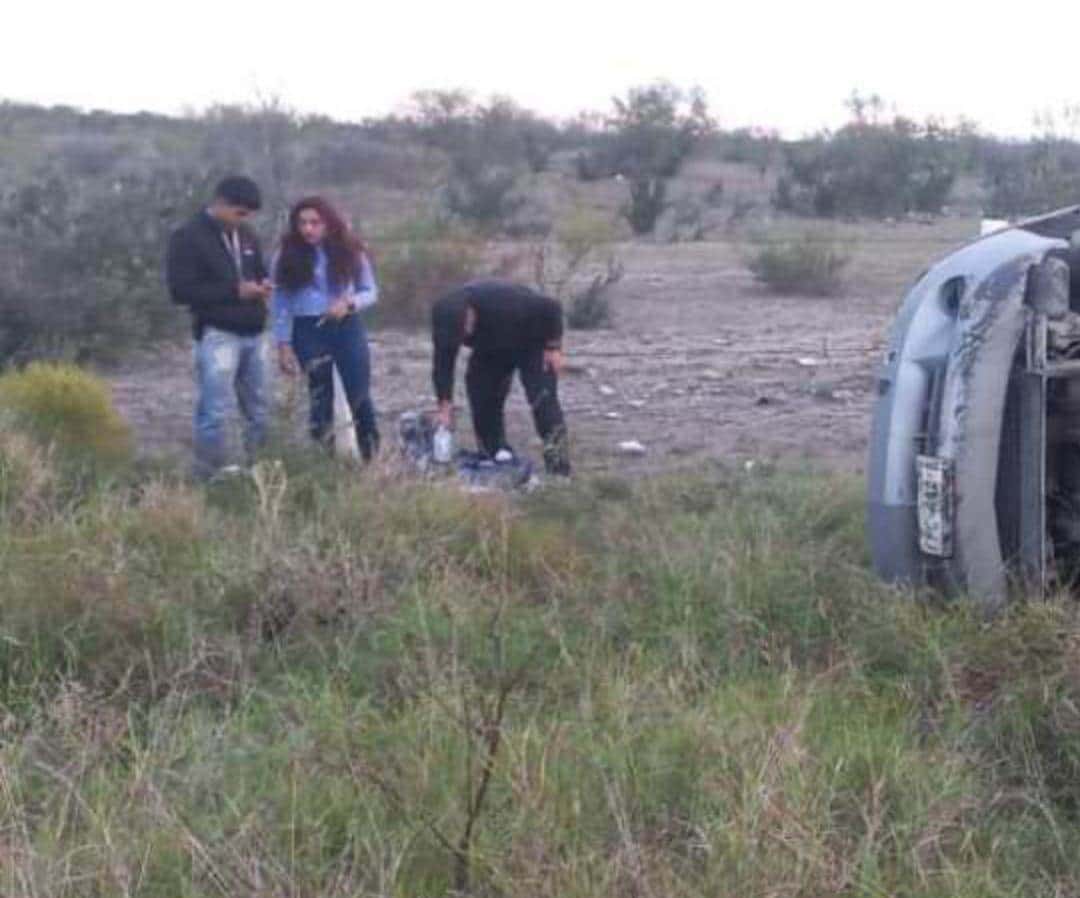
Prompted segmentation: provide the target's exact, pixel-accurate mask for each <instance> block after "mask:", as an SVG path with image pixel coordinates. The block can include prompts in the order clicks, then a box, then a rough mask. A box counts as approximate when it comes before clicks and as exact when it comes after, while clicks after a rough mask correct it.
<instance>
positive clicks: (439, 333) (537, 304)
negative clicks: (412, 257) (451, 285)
mask: <svg viewBox="0 0 1080 898" xmlns="http://www.w3.org/2000/svg"><path fill="white" fill-rule="evenodd" d="M466 308H472V309H473V311H474V312H475V314H476V325H475V328H474V329H473V332H472V334H470V335H468V336H466V335H465V310H466ZM562 336H563V310H562V304H561V303H559V302H558V300H555V299H552V298H551V297H549V296H544V295H543V294H541V293H537V292H536V291H535V290H533V289H531V288H529V287H526V286H525V285H524V284H517V283H514V282H513V281H504V280H497V279H494V278H492V279H489V280H481V281H472V282H470V283H468V284H465V285H464V286H463V287H459V288H458V289H457V290H453V291H451V292H450V293H447V294H446V295H445V296H443V297H441V298H440V299H439V300H438V301H437V302H436V303H435V305H434V306H433V307H432V310H431V337H432V342H433V343H434V363H433V366H432V381H433V383H434V385H435V395H436V396H437V397H438V398H439V399H440V400H449V399H451V398H453V394H454V363H455V362H456V361H457V355H458V351H459V350H460V348H461V347H462V345H465V346H470V347H472V350H473V352H476V353H482V354H519V353H527V352H533V351H537V350H542V349H557V348H559V347H560V346H561V345H562Z"/></svg>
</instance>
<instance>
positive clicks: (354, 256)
mask: <svg viewBox="0 0 1080 898" xmlns="http://www.w3.org/2000/svg"><path fill="white" fill-rule="evenodd" d="M308 209H310V210H312V211H314V212H316V213H318V216H319V218H321V219H322V220H323V223H324V224H325V225H326V236H325V237H324V238H323V241H322V247H323V249H324V250H325V251H326V259H327V272H326V274H327V280H328V281H329V286H330V289H331V290H334V291H337V290H341V289H343V288H344V287H345V285H346V284H348V283H350V282H355V281H356V273H357V271H358V270H359V268H360V260H361V258H362V257H363V256H365V255H369V254H368V249H367V246H366V245H365V244H364V241H363V240H361V239H360V237H359V236H357V235H356V234H354V233H353V232H352V230H350V228H349V226H348V225H347V224H346V223H345V219H343V218H342V217H341V215H340V214H339V213H338V211H337V209H335V208H334V207H333V206H332V205H330V203H329V202H328V201H327V200H325V199H324V198H323V197H321V196H308V197H304V198H303V199H302V200H300V201H299V202H298V203H296V205H294V206H293V207H292V209H291V210H290V211H289V230H288V231H287V232H286V233H285V236H284V237H282V238H281V248H280V252H279V253H278V261H277V268H276V270H275V271H274V280H275V281H276V282H277V283H279V284H281V286H283V287H284V288H285V289H286V290H300V289H302V288H304V287H306V286H308V285H309V284H310V283H311V282H312V280H314V278H315V247H314V246H312V245H311V244H310V243H308V242H307V241H306V240H305V239H304V237H303V235H302V234H301V233H300V213H302V212H304V211H305V210H308Z"/></svg>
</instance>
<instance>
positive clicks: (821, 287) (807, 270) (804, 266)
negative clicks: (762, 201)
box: [746, 231, 850, 296]
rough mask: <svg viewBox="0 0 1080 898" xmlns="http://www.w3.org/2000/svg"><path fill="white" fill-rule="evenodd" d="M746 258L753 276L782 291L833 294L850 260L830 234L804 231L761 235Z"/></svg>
mask: <svg viewBox="0 0 1080 898" xmlns="http://www.w3.org/2000/svg"><path fill="white" fill-rule="evenodd" d="M756 243H757V246H756V248H755V249H754V250H753V252H752V253H751V255H750V256H749V258H748V259H747V262H746V265H747V267H748V268H749V269H750V270H751V271H752V272H753V274H754V277H755V278H757V279H758V280H759V281H760V282H761V283H763V284H765V285H766V286H767V287H768V288H769V289H771V290H772V291H774V292H776V293H781V294H797V295H798V294H801V295H809V296H834V295H836V294H837V293H839V292H840V289H841V280H840V275H841V273H842V272H843V270H844V268H845V267H846V266H847V264H848V262H849V261H850V256H849V255H848V254H847V253H845V252H843V251H842V250H841V249H840V248H839V247H838V246H837V244H836V242H835V241H834V240H833V239H832V238H831V237H823V236H821V235H820V234H814V233H813V232H810V231H805V232H803V233H802V234H800V235H799V236H797V237H782V238H773V237H768V236H765V237H762V238H759V239H758V240H757V241H756Z"/></svg>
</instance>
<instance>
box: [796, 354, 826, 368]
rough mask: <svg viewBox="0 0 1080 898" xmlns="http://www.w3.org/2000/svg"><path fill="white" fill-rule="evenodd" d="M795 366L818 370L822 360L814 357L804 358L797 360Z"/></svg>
mask: <svg viewBox="0 0 1080 898" xmlns="http://www.w3.org/2000/svg"><path fill="white" fill-rule="evenodd" d="M795 364H797V365H799V367H801V368H816V367H817V366H818V365H820V364H821V359H815V358H814V357H813V356H803V357H802V358H798V359H796V360H795Z"/></svg>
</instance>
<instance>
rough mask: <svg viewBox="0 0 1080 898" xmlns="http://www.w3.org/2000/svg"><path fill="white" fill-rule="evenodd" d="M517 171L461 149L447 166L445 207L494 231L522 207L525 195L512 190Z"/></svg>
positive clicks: (467, 220)
mask: <svg viewBox="0 0 1080 898" xmlns="http://www.w3.org/2000/svg"><path fill="white" fill-rule="evenodd" d="M517 178H518V173H517V171H516V170H514V169H513V168H510V167H508V166H502V165H493V164H490V163H489V162H488V161H487V160H485V159H484V158H483V156H482V155H481V154H479V153H477V154H476V155H473V154H466V153H463V154H462V155H459V156H458V157H457V158H455V159H454V160H453V161H452V163H451V167H450V180H449V182H448V183H447V184H446V187H445V188H444V190H443V201H444V203H445V204H446V209H447V211H448V212H449V213H450V214H451V215H454V216H457V217H458V218H460V219H462V220H463V221H466V222H469V223H470V224H474V225H476V226H478V227H480V228H483V229H484V230H487V231H497V230H499V229H501V228H502V227H503V225H504V224H505V223H506V222H507V221H509V220H510V219H511V218H513V216H514V215H515V214H516V213H517V212H518V211H519V210H520V209H521V207H522V206H523V205H524V203H525V198H524V197H523V196H522V195H521V194H520V193H517V192H516V191H515V189H514V188H515V186H516V185H517Z"/></svg>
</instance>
